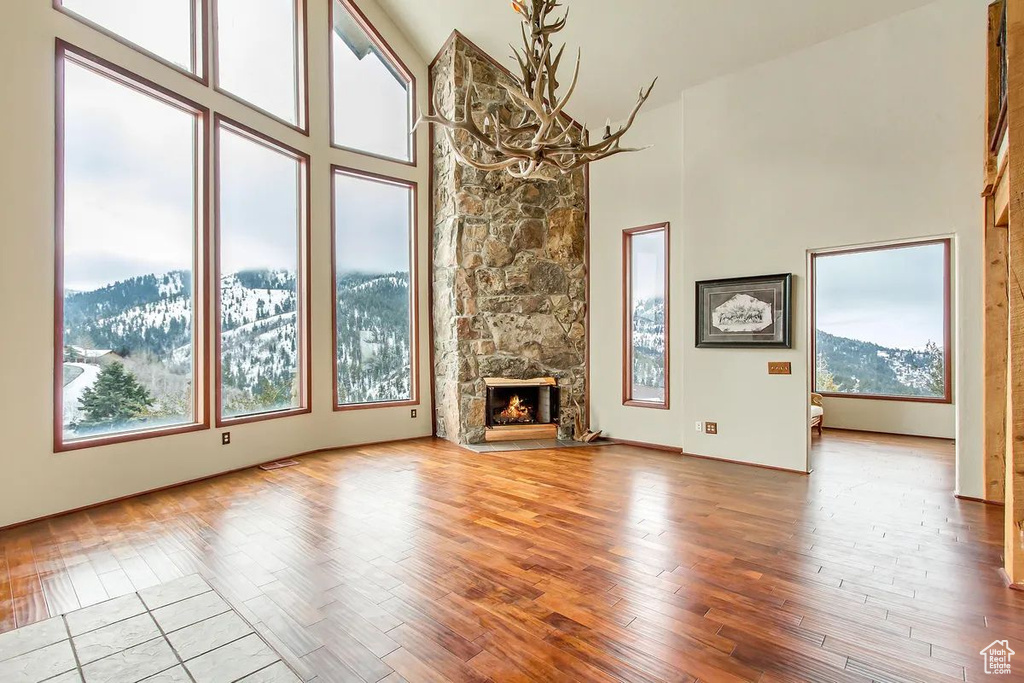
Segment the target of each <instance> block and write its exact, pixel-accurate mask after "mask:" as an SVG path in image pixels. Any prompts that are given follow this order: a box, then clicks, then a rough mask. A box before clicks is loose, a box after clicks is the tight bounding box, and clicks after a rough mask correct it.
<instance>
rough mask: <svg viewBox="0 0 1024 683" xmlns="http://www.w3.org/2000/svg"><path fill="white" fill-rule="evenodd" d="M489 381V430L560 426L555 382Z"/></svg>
mask: <svg viewBox="0 0 1024 683" xmlns="http://www.w3.org/2000/svg"><path fill="white" fill-rule="evenodd" d="M486 381H487V427H488V429H494V428H501V427H513V426H523V425H553V424H557V423H558V403H559V401H558V386H557V385H556V384H555V381H554V380H549V379H542V380H525V381H521V380H501V379H489V380H486Z"/></svg>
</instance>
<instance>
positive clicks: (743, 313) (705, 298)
mask: <svg viewBox="0 0 1024 683" xmlns="http://www.w3.org/2000/svg"><path fill="white" fill-rule="evenodd" d="M792 297H793V276H792V275H764V276H762V277H738V278H732V279H729V280H706V281H704V282H698V283H697V348H698V349H726V348H747V349H750V348H766V349H791V348H793V339H792V314H791V306H792Z"/></svg>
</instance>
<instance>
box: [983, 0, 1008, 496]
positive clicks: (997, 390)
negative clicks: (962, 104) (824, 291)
mask: <svg viewBox="0 0 1024 683" xmlns="http://www.w3.org/2000/svg"><path fill="white" fill-rule="evenodd" d="M1003 2H1004V0H1000V1H999V2H995V3H992V4H991V5H989V8H988V84H987V85H988V88H987V89H988V92H987V98H986V105H985V108H986V112H985V120H986V124H987V125H986V126H985V140H984V149H985V155H984V160H985V183H984V188H985V189H984V191H983V192H982V194H983V195H984V197H985V239H984V242H985V407H984V410H985V444H984V453H985V458H984V476H985V499H986V500H988V501H990V502H993V503H1001V502H1003V501H1004V500H1005V497H1006V495H1005V489H1006V369H1007V345H1008V332H1009V330H1008V326H1009V320H1008V316H1009V310H1008V303H1007V271H1006V269H1007V266H1006V248H1007V229H1006V224H1005V221H1002V222H1003V225H1001V226H1000V225H998V223H999V222H1000V221H999V220H997V219H998V216H997V213H998V211H997V204H1000V203H1001V202H1003V199H1004V197H1005V190H1006V189H1007V186H1006V178H1005V177H1003V176H1002V175H1000V174H999V171H1000V170H1001V169H1000V168H999V149H998V147H999V146H998V143H997V144H996V148H995V149H993V141H994V140H995V139H996V138H1001V135H1000V132H999V131H1000V128H1001V126H1002V124H1003V108H1002V102H1001V98H1000V88H1001V85H1002V78H1001V67H1002V60H1003V52H1002V49H1001V47H1000V45H999V36H1000V33H1001V29H1002V25H1003ZM1000 181H1003V182H1002V183H1001V184H1000ZM997 184H998V188H997ZM997 189H998V190H1002V191H1001V192H997Z"/></svg>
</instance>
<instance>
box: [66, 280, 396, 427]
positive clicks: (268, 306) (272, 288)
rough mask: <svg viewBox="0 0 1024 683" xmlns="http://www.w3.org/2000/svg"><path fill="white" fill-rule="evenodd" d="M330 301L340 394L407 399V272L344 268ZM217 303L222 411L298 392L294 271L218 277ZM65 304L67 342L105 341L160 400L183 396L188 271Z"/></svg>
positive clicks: (262, 405)
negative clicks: (334, 310)
mask: <svg viewBox="0 0 1024 683" xmlns="http://www.w3.org/2000/svg"><path fill="white" fill-rule="evenodd" d="M338 301H339V304H340V310H339V312H338V333H339V337H338V351H339V362H338V372H339V377H340V379H341V381H340V384H341V385H342V391H341V392H340V393H342V398H343V399H344V400H348V401H352V402H363V401H379V400H398V399H401V398H408V397H409V395H410V390H411V387H410V382H409V368H410V360H409V358H410V347H411V341H410V339H409V279H408V275H407V274H404V273H386V274H350V275H346V276H344V277H343V278H341V279H340V281H339V283H338ZM221 303H222V307H223V320H222V324H221V334H222V336H221V348H222V353H223V365H222V368H223V378H224V405H225V410H226V412H227V413H228V414H241V413H246V412H252V411H253V410H254V409H259V410H265V409H268V408H274V407H287V406H289V405H292V404H293V403H294V401H295V400H296V399H297V386H296V369H297V349H298V328H297V324H296V280H295V274H294V273H292V272H287V271H245V272H239V273H232V274H230V275H225V276H224V277H222V278H221ZM64 309H65V316H64V317H65V323H66V325H65V344H67V345H76V346H80V347H82V348H86V349H96V348H103V349H112V350H113V351H114V353H116V354H117V355H118V356H119V357H120V358H122V359H124V362H125V364H126V365H127V366H128V368H129V370H131V371H132V372H133V373H134V374H135V375H137V376H138V377H139V378H140V380H141V381H142V382H143V384H144V385H146V386H147V388H148V389H149V390H150V391H151V392H152V393H153V395H154V397H155V398H156V401H157V404H158V406H171V405H174V406H181V405H182V404H186V405H187V404H188V403H190V396H191V375H192V362H191V361H192V359H191V348H192V283H191V279H190V276H189V274H188V273H184V272H173V273H167V274H164V275H146V276H142V277H137V278H132V279H130V280H125V281H123V282H118V283H115V284H113V285H110V286H107V287H103V288H101V289H98V290H95V291H91V292H69V293H68V294H67V296H66V297H65V305H64ZM79 384H81V382H79ZM78 389H79V391H80V390H81V387H79V388H78ZM70 412H71V413H73V412H74V411H70Z"/></svg>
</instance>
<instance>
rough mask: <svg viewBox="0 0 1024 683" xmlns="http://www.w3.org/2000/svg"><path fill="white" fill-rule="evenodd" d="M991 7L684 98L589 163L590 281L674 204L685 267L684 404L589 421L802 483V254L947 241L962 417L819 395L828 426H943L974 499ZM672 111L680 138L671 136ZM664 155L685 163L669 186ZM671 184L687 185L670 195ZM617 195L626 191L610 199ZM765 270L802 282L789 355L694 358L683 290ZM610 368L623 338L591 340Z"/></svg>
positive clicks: (678, 371)
mask: <svg viewBox="0 0 1024 683" xmlns="http://www.w3.org/2000/svg"><path fill="white" fill-rule="evenodd" d="M986 6H987V3H986V2H985V1H984V0H938V1H937V2H935V3H932V4H930V5H927V6H925V7H923V8H920V9H917V10H914V11H912V12H909V13H906V14H903V15H900V16H897V17H895V18H892V19H889V20H886V21H885V22H882V23H879V24H875V25H873V26H869V27H867V28H864V29H861V30H858V31H856V32H853V33H849V34H846V35H844V36H841V37H838V38H835V39H833V40H830V41H828V42H825V43H822V44H819V45H817V46H814V47H812V48H809V49H807V50H803V51H801V52H798V53H795V54H792V55H789V56H787V57H784V58H781V59H778V60H775V61H772V62H769V63H766V64H762V65H759V66H757V67H755V68H752V69H749V70H747V71H743V72H740V73H736V74H733V75H730V76H727V77H724V78H720V79H717V80H715V81H712V82H710V83H707V84H704V85H701V86H698V87H695V88H692V89H690V90H687V91H686V92H684V93H683V95H682V105H681V109H682V111H681V112H679V115H678V116H667V115H665V109H662V110H658V111H655V112H649V113H647V114H645V115H644V117H643V118H644V119H645V120H644V121H643V124H642V125H640V126H638V133H637V134H636V135H635V141H636V142H637V143H651V142H655V143H657V144H659V149H658V151H657V152H654V153H652V152H645V153H644V155H649V156H647V157H646V159H645V158H644V157H643V156H642V155H637V156H635V157H633V158H630V159H628V160H617V159H616V160H610V161H608V162H603V163H602V164H598V165H596V166H595V168H594V171H593V179H594V197H593V200H592V207H593V217H592V222H591V224H592V226H593V237H592V239H593V244H592V258H593V262H594V264H595V265H594V268H595V272H598V273H600V272H601V271H598V270H597V269H598V268H599V267H601V265H602V264H610V263H619V264H620V266H621V257H620V256H619V255H618V254H619V249H620V248H619V240H620V234H619V233H620V231H621V229H622V228H626V227H630V226H631V225H634V224H642V223H643V222H653V221H655V220H666V219H671V218H672V216H671V215H669V214H670V212H672V211H679V206H680V204H681V205H682V211H683V215H682V225H681V229H679V228H680V226H679V225H678V224H676V225H675V226H674V227H675V228H676V229H675V233H674V238H675V240H676V242H675V249H676V250H681V252H682V259H679V258H677V259H675V261H674V264H675V265H674V267H673V269H672V270H673V274H672V295H673V297H674V298H675V301H676V302H681V303H682V311H681V315H676V316H675V318H674V320H673V323H672V335H673V354H674V355H673V362H674V367H675V369H674V370H673V374H674V375H675V376H674V377H673V381H674V383H675V384H676V385H678V384H681V386H682V394H681V396H682V398H683V404H682V407H681V411H677V409H674V410H673V411H672V412H673V415H672V416H671V417H667V416H666V417H664V418H663V419H662V420H661V421H659V422H658V424H657V425H656V428H651V426H650V425H649V424H648V423H650V422H651V421H652V420H655V418H650V417H648V416H647V415H643V414H642V413H641V412H640V411H642V409H635V408H629V409H627V408H622V407H621V406H620V405H617V404H618V403H620V400H619V398H618V396H619V394H618V392H615V393H610V392H608V391H595V398H594V414H595V424H596V426H598V427H602V428H606V429H607V430H608V431H609V432H610V433H611V434H612V435H613V436H618V437H620V438H624V439H632V440H638V441H648V442H657V443H663V444H667V445H676V446H680V445H681V446H682V448H683V449H684V450H685V451H686V452H689V453H693V454H699V455H707V456H712V457H719V458H727V459H734V460H742V461H747V462H752V463H757V464H763V465H769V466H775V467H783V468H788V469H795V470H803V469H804V468H805V466H806V452H807V443H808V430H807V426H806V420H807V415H806V404H807V393H808V386H809V367H808V346H809V330H808V322H807V298H808V297H807V277H806V276H807V260H808V252H809V251H810V250H816V249H823V248H830V247H840V246H851V245H860V244H868V243H877V242H886V241H891V240H897V239H906V238H916V237H926V236H945V235H952V236H954V238H955V256H954V258H955V264H956V265H955V268H956V273H955V279H956V292H955V301H956V303H957V310H958V312H959V315H958V320H957V326H956V330H955V337H956V340H955V341H956V343H955V347H956V364H955V375H956V377H955V379H956V382H955V389H956V397H957V408H952V407H950V406H920V405H909V404H902V403H891V402H874V401H869V402H864V403H862V404H859V405H858V406H856V407H853V406H850V405H847V404H850V403H852V402H851V401H849V400H843V401H839V402H830V404H832V405H830V406H829V409H830V415H829V423H830V424H832V425H838V424H840V423H842V422H846V423H847V424H848V425H849V426H855V425H868V424H877V425H878V428H879V429H883V430H884V431H907V432H916V433H928V434H934V435H941V436H950V435H952V434H953V433H954V432H955V435H956V437H957V439H958V455H959V465H958V492H959V493H961V494H963V495H968V496H980V495H982V465H981V463H982V457H981V450H982V443H981V442H982V421H981V403H982V333H981V330H982V318H981V316H982V306H981V301H982V279H981V274H982V255H981V239H980V238H981V222H980V216H981V201H980V199H979V196H978V195H979V189H980V186H979V163H980V162H979V161H978V159H979V155H980V151H979V150H980V146H981V144H982V140H981V138H982V131H983V130H984V125H983V122H982V115H983V111H982V110H983V105H984V89H983V81H984V74H985V35H986V16H987V15H986ZM666 109H667V108H666ZM677 111H678V110H677ZM679 118H682V120H683V124H682V125H683V131H684V133H683V138H682V140H681V141H678V136H677V135H676V134H675V133H674V132H673V130H672V129H673V126H674V125H678V120H679ZM673 121H675V122H676V123H673ZM672 155H678V159H679V161H678V162H677V164H676V165H677V166H678V167H679V170H678V171H674V172H673V173H671V174H667V175H668V176H669V177H668V178H666V173H665V172H664V169H665V168H666V167H672V164H671V162H670V160H667V159H668V158H669V157H671V156H672ZM678 173H682V182H681V183H678V184H676V181H675V179H676V178H678ZM626 178H628V181H627V180H625V179H626ZM623 182H627V183H628V186H629V187H630V188H634V191H633V193H632V194H629V195H622V194H619V195H616V194H612V193H611V191H610V189H611V188H615V187H617V186H620V185H622V184H623ZM643 187H647V188H648V189H647V190H646V191H640V190H636V189H635V188H643ZM599 190H602V191H599ZM651 196H654V197H656V200H654V203H653V210H652V206H651V203H652V202H651V201H650V200H649V199H648V198H649V197H651ZM652 213H657V214H659V215H656V216H655V215H651V214H652ZM661 214H664V215H661ZM674 215H676V216H677V215H678V214H674ZM677 253H678V252H677ZM680 266H681V267H680ZM778 272H791V273H794V274H796V275H797V279H796V284H795V291H794V339H795V344H794V348H793V349H792V350H787V351H744V350H710V349H709V350H700V349H696V348H695V347H694V343H693V335H694V302H693V288H694V282H695V281H697V280H702V279H712V278H721V277H733V276H743V275H760V274H768V273H778ZM598 301H602V300H601V299H597V298H595V303H596V302H598ZM617 306H619V307H620V306H621V304H617ZM597 308H598V306H596V305H595V313H594V320H595V323H597V321H598V316H599V314H598V312H597ZM607 324H611V321H608V322H607ZM619 324H621V323H619ZM595 329H602V327H601V326H600V325H595ZM680 346H681V356H680ZM621 355H622V354H621V351H620V350H619V340H618V337H617V336H616V335H612V334H601V335H595V336H594V340H593V357H594V367H595V368H599V367H607V368H609V371H608V372H607V373H605V374H607V375H608V378H607V381H608V382H611V383H614V381H615V378H618V377H619V375H620V373H619V372H618V370H619V369H620V368H621ZM680 360H681V361H682V362H681V363H680V362H679V361H680ZM768 361H790V362H792V363H793V375H792V376H791V377H769V376H768V375H767V363H768ZM595 374H597V373H595ZM597 386H598V385H597V384H596V383H595V389H596V388H597ZM675 397H676V398H677V399H678V398H679V397H680V393H679V392H676V393H675ZM676 406H677V408H678V404H676ZM954 413H955V418H954ZM597 418H599V419H597ZM698 420H712V421H717V422H718V423H719V430H720V435H719V436H717V437H713V436H707V435H704V434H698V433H697V432H695V431H694V427H693V425H694V422H696V421H698ZM826 438H827V437H826Z"/></svg>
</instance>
